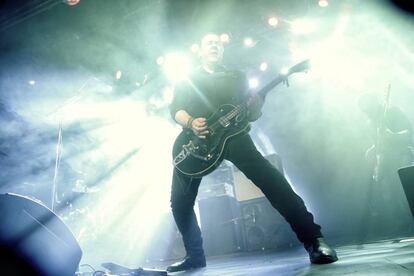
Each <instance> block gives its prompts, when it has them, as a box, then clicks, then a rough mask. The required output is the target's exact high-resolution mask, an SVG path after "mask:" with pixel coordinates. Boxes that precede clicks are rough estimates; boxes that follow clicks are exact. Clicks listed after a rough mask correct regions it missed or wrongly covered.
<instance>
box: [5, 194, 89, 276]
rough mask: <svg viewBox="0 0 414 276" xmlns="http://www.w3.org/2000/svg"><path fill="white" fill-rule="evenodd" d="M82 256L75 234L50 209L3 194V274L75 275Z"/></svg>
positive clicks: (12, 195) (24, 199)
mask: <svg viewBox="0 0 414 276" xmlns="http://www.w3.org/2000/svg"><path fill="white" fill-rule="evenodd" d="M81 257H82V251H81V249H80V247H79V245H78V243H77V241H76V239H75V237H74V236H73V234H72V233H71V231H70V230H69V229H68V227H67V226H66V225H65V224H64V223H63V222H62V221H61V220H60V219H59V218H58V217H57V216H56V215H55V214H54V213H53V212H52V211H51V210H49V209H48V208H47V207H45V206H44V205H42V204H41V203H38V202H35V201H34V200H32V199H29V198H27V197H23V196H20V195H16V194H0V272H1V275H42V276H56V275H59V276H66V275H67V276H73V275H74V274H75V273H76V270H77V269H78V265H79V262H80V259H81Z"/></svg>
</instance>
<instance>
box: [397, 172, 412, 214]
mask: <svg viewBox="0 0 414 276" xmlns="http://www.w3.org/2000/svg"><path fill="white" fill-rule="evenodd" d="M398 175H399V176H400V180H401V184H402V186H403V189H404V193H405V196H406V197H407V200H408V205H409V206H410V209H411V214H412V215H413V217H414V166H411V167H405V168H401V169H399V170H398Z"/></svg>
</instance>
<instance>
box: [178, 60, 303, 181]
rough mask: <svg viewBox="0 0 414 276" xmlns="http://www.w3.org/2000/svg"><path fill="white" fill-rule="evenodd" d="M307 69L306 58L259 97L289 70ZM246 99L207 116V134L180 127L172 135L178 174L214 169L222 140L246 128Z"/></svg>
mask: <svg viewBox="0 0 414 276" xmlns="http://www.w3.org/2000/svg"><path fill="white" fill-rule="evenodd" d="M308 69H309V60H305V61H302V62H300V63H298V64H296V65H294V66H293V67H291V68H290V69H289V70H288V71H287V73H286V74H280V75H278V76H277V77H276V78H275V79H274V80H272V81H271V82H269V83H268V84H267V85H266V86H264V87H263V88H262V89H260V91H258V92H257V94H258V95H260V96H262V97H263V98H264V97H265V96H266V95H267V93H268V92H269V91H271V90H272V89H273V88H274V87H275V86H276V85H278V84H280V83H281V82H284V81H286V82H287V77H288V76H290V75H291V74H293V73H298V72H305V71H307V70H308ZM247 110H248V105H247V102H243V103H241V104H239V105H232V104H224V105H222V106H220V108H219V109H218V110H217V111H216V112H214V113H213V115H211V116H210V117H209V118H208V119H207V130H208V132H209V133H208V135H207V137H206V138H199V137H198V136H197V135H195V134H194V133H193V131H192V130H191V129H184V130H183V131H182V132H181V133H180V134H179V135H178V137H177V138H176V140H175V143H174V146H173V164H174V167H175V168H176V169H177V170H178V171H180V172H181V173H183V174H185V175H187V176H191V177H203V176H205V175H207V174H209V173H211V172H212V171H214V169H215V168H217V167H218V166H219V165H220V163H221V161H223V153H224V150H225V147H226V142H227V141H228V140H229V139H230V138H232V137H235V136H237V135H240V134H242V133H245V132H247V131H248V128H249V121H248V120H247Z"/></svg>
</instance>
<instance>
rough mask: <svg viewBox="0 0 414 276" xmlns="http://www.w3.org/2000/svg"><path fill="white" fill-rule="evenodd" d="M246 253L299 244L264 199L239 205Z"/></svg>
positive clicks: (289, 229)
mask: <svg viewBox="0 0 414 276" xmlns="http://www.w3.org/2000/svg"><path fill="white" fill-rule="evenodd" d="M240 208H241V215H242V218H243V226H244V227H243V230H244V231H243V233H244V241H245V245H246V250H247V251H256V250H267V249H276V248H282V247H289V246H293V245H297V244H299V242H298V241H297V239H296V236H295V234H294V233H293V231H292V230H291V228H290V226H289V224H288V223H287V222H286V221H285V219H284V218H283V217H282V216H281V215H280V214H279V212H277V211H276V210H275V209H274V208H273V206H272V205H271V204H270V202H269V201H268V200H267V199H266V198H257V199H252V200H248V201H244V202H241V203H240Z"/></svg>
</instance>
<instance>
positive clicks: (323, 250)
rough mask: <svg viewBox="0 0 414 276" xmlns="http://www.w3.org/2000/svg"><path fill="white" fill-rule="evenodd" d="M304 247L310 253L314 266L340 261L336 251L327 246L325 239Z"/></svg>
mask: <svg viewBox="0 0 414 276" xmlns="http://www.w3.org/2000/svg"><path fill="white" fill-rule="evenodd" d="M304 246H305V249H306V251H308V253H309V259H310V261H311V263H313V264H329V263H333V262H336V261H337V260H338V257H337V256H336V252H335V250H334V249H332V248H331V247H330V246H329V245H327V244H326V242H325V241H324V240H323V238H317V239H314V240H313V241H311V242H305V244H304Z"/></svg>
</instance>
